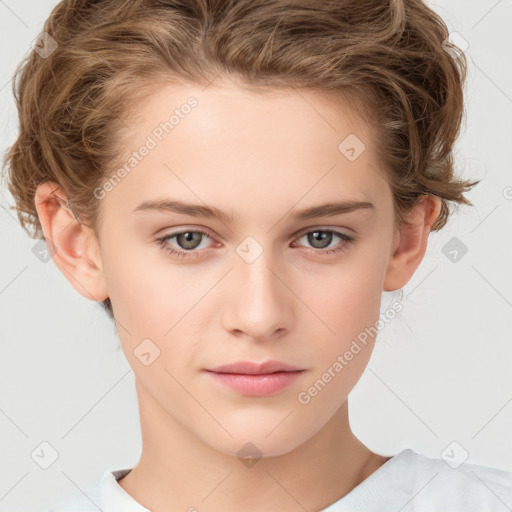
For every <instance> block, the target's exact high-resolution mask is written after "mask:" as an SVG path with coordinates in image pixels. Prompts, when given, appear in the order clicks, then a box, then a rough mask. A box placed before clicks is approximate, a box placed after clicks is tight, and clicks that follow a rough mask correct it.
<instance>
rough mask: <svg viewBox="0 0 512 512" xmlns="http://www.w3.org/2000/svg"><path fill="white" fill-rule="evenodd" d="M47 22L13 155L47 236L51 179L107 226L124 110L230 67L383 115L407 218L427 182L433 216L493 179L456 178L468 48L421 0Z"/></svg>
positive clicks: (18, 178)
mask: <svg viewBox="0 0 512 512" xmlns="http://www.w3.org/2000/svg"><path fill="white" fill-rule="evenodd" d="M45 33H46V34H45ZM42 34H43V35H44V39H43V42H44V44H45V45H46V47H47V48H48V51H47V53H48V55H46V54H45V55H43V54H42V53H41V51H37V48H34V49H32V50H31V51H30V52H29V53H28V54H27V55H26V56H25V58H24V59H23V61H22V62H20V64H19V65H18V67H17V68H16V70H15V73H14V76H13V80H12V90H13V94H14V98H15V101H16V106H17V109H18V115H19V134H18V137H17V139H16V140H15V142H14V144H13V145H12V146H11V147H10V148H9V149H8V151H7V152H6V154H5V156H4V162H3V165H4V167H5V168H6V169H7V171H8V174H7V182H8V189H9V191H10V193H11V194H12V196H13V197H14V199H15V203H16V206H14V207H13V208H15V209H16V211H17V215H18V218H19V220H20V223H21V226H22V227H23V229H25V231H27V232H28V233H29V234H30V236H31V237H33V238H35V237H38V238H42V239H44V236H43V234H42V230H41V224H40V222H39V219H38V216H37V211H36V208H35V203H34V196H35V191H36V187H37V186H38V185H39V184H41V183H43V182H45V181H55V182H57V183H58V184H59V185H60V186H61V187H62V190H63V191H64V192H65V193H66V196H67V198H68V206H69V207H70V208H71V210H72V213H73V214H74V215H75V218H76V219H77V220H79V221H80V222H83V223H84V224H85V225H88V226H90V227H91V228H92V229H93V230H94V232H95V233H98V228H99V221H100V218H99V217H100V216H99V211H100V204H99V201H98V198H97V197H96V196H95V194H93V190H95V188H96V187H98V185H99V184H100V183H101V182H102V180H103V179H104V178H105V177H106V176H108V174H109V172H111V170H112V169H113V168H114V166H115V164H116V162H117V161H119V158H120V155H121V154H122V149H123V137H122V135H123V123H122V120H123V119H124V118H126V116H127V115H128V114H129V112H130V111H131V110H133V109H134V108H135V107H136V106H137V105H138V104H140V102H141V101H142V100H143V98H144V97H145V96H146V95H147V94H151V93H152V92H154V91H156V89H157V88H158V87H161V86H162V85H164V84H168V83H180V82H181V83H192V84H198V85H199V84H208V83H210V82H211V81H212V80H215V79H216V78H217V77H218V76H219V75H220V74H221V73H222V74H225V75H226V76H228V77H231V78H234V79H236V81H237V83H238V84H240V87H246V88H248V89H250V90H253V91H261V90H265V89H266V90H269V89H273V88H274V89H276V88H282V89H289V88H301V89H310V90H316V91H319V92H322V93H326V94H328V95H329V96H330V97H331V98H334V99H336V98H339V99H340V100H343V99H345V100H347V99H350V102H351V105H352V106H357V110H356V111H357V112H358V114H359V115H360V116H361V117H362V118H364V120H365V121H366V122H367V123H368V124H369V125H371V126H372V127H373V130H374V132H373V133H374V134H375V144H376V148H377V150H378V151H377V154H378V155H379V158H380V162H381V163H382V168H383V169H385V171H386V173H385V174H386V178H387V179H388V182H389V184H390V187H391V189H392V193H393V200H394V214H395V216H394V218H395V222H396V224H397V225H399V224H400V223H401V222H402V221H403V220H404V219H405V217H404V215H405V213H406V212H407V211H408V210H409V209H410V208H411V207H413V206H414V205H415V204H416V202H417V201H418V199H419V198H420V196H422V195H435V196H438V197H439V198H440V199H441V211H440V214H439V216H438V218H437V220H436V221H435V223H434V224H433V225H432V227H431V229H432V230H439V229H441V228H442V227H444V225H445V224H446V222H447V220H448V217H449V215H450V214H451V212H450V209H449V203H450V202H451V203H459V204H467V205H472V203H471V202H470V201H469V200H468V199H466V198H465V197H464V195H463V194H464V193H465V192H466V191H468V190H470V189H471V188H472V187H473V186H474V185H476V184H477V183H479V180H478V181H472V182H469V181H461V180H458V179H456V177H455V175H454V160H453V154H452V150H453V145H454V143H455V141H456V139H457V137H458V133H459V129H460V125H461V119H462V116H463V108H464V103H463V86H464V82H465V79H466V73H467V63H466V58H465V55H464V53H463V52H462V50H460V49H459V48H458V47H457V46H455V45H454V44H453V43H451V42H450V41H449V31H448V28H447V26H446V24H445V23H444V21H443V20H442V18H441V17H440V16H439V15H438V14H436V13H435V12H434V11H433V10H431V9H430V8H429V7H427V6H426V5H425V4H424V3H423V2H422V1H421V0H315V1H314V2H310V1H309V0H108V1H105V0H103V1H102V0H97V1H90V0H89V1H86V0H63V1H61V2H60V3H59V4H57V6H56V7H55V8H54V9H53V11H52V12H51V14H50V16H49V17H48V19H47V20H46V22H45V24H44V28H43V32H42ZM52 45H53V46H52ZM52 48H53V50H52ZM28 228H32V232H30V231H29V229H28ZM103 306H104V307H105V309H106V311H107V312H108V314H109V315H110V317H111V318H113V312H112V305H111V303H110V299H106V300H105V301H103Z"/></svg>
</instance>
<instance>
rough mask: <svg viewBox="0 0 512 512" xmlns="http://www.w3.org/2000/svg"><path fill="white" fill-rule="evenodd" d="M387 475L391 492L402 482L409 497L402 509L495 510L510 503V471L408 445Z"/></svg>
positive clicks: (469, 511)
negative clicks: (423, 452)
mask: <svg viewBox="0 0 512 512" xmlns="http://www.w3.org/2000/svg"><path fill="white" fill-rule="evenodd" d="M390 469H393V467H391V468H390ZM389 477H390V478H391V481H392V482H393V485H392V486H391V487H390V489H391V492H393V491H392V490H393V489H394V488H395V489H396V488H398V486H400V485H401V486H404V483H405V487H406V488H405V489H404V490H405V491H406V493H407V496H408V499H409V500H410V501H409V502H408V504H407V506H405V508H404V512H405V511H406V510H407V511H416V510H418V511H419V510H422V511H425V510H430V511H438V510H439V511H441V510H450V511H465V512H473V511H475V512H476V511H478V512H483V511H496V512H498V511H502V510H508V509H510V507H512V472H510V471H506V470H502V469H497V468H491V467H487V466H481V465H477V464H469V463H467V462H464V463H458V462H456V461H455V460H451V459H450V458H449V457H446V460H445V459H435V458H430V457H427V456H425V455H421V454H419V453H416V452H414V451H413V450H410V449H409V450H404V451H403V452H401V453H400V454H398V456H397V460H396V464H395V468H394V471H391V472H390V474H389ZM404 505H405V502H404Z"/></svg>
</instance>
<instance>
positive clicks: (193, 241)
mask: <svg viewBox="0 0 512 512" xmlns="http://www.w3.org/2000/svg"><path fill="white" fill-rule="evenodd" d="M173 238H175V239H176V243H177V244H178V245H179V246H180V247H182V248H183V249H186V250H180V249H179V248H178V249H175V248H174V247H173V246H172V245H170V244H169V243H168V240H171V239H173ZM203 238H211V237H210V235H208V233H205V232H204V231H198V230H186V231H178V232H176V233H171V234H169V235H165V236H163V237H161V238H158V239H157V242H159V245H160V247H161V248H162V249H163V250H164V251H167V252H168V253H170V254H174V255H176V256H178V257H180V256H181V257H183V258H187V257H189V256H196V257H197V256H199V252H198V251H195V249H198V248H199V246H200V245H201V241H202V239H203Z"/></svg>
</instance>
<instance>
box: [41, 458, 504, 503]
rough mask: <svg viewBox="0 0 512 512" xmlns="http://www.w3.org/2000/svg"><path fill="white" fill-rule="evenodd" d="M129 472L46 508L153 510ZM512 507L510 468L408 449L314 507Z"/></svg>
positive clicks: (103, 479)
mask: <svg viewBox="0 0 512 512" xmlns="http://www.w3.org/2000/svg"><path fill="white" fill-rule="evenodd" d="M130 471H131V468H130V469H118V470H115V471H112V472H110V471H107V472H106V473H104V474H103V476H102V477H101V479H100V482H99V483H98V485H96V486H95V487H91V488H89V489H86V490H85V491H84V492H85V494H86V495H87V496H85V495H84V494H80V495H77V497H76V498H74V499H72V500H68V501H66V502H63V503H59V504H58V505H57V506H56V507H54V508H51V509H48V510H46V511H42V512H98V510H101V511H102V512H121V511H122V512H150V510H149V509H147V508H145V507H143V506H142V505H141V504H140V503H138V502H137V501H135V500H134V499H133V498H132V497H131V496H130V495H129V494H128V493H127V492H126V491H125V490H124V489H123V488H122V487H121V486H120V485H119V484H118V482H117V480H119V479H120V478H122V477H123V476H125V475H126V474H127V473H129V472H130ZM510 509H512V472H511V471H505V470H501V469H495V468H490V467H485V466H479V465H476V464H467V463H465V464H462V465H461V466H459V467H457V468H456V469H454V468H452V467H451V466H449V465H448V464H447V463H446V462H445V461H444V460H442V459H431V458H429V457H425V456H424V455H420V454H418V453H416V452H414V451H413V450H411V449H406V450H403V451H401V452H400V453H398V454H397V455H395V456H394V457H392V458H391V459H389V460H388V461H387V462H385V463H384V464H383V465H382V466H381V467H380V468H379V469H377V470H376V471H375V472H374V473H372V474H371V475H370V476H369V477H368V478H367V479H366V480H364V481H363V482H361V483H360V484H359V485H358V486H356V487H355V488H354V489H352V491H350V492H349V493H348V494H346V495H345V496H343V498H341V499H340V500H338V501H336V502H335V503H332V504H331V505H329V506H328V507H327V508H324V509H322V511H315V512H363V511H364V512H391V511H393V512H395V511H396V512H398V511H400V512H505V511H507V510H510Z"/></svg>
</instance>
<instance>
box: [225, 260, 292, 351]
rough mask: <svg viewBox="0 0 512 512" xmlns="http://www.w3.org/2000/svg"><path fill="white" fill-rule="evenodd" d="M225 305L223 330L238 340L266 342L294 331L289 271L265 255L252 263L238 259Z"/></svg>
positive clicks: (231, 276)
mask: <svg viewBox="0 0 512 512" xmlns="http://www.w3.org/2000/svg"><path fill="white" fill-rule="evenodd" d="M228 281H229V282H227V283H225V284H226V286H227V287H228V288H227V289H228V290H229V291H228V292H227V295H228V298H227V300H226V301H225V302H224V308H225V309H224V312H223V326H224V328H225V329H226V330H227V331H229V332H231V333H232V334H234V335H236V336H238V337H246V338H248V339H251V340H254V341H258V342H263V341H266V340H274V339H276V338H278V337H281V336H282V335H283V334H285V333H286V332H288V331H289V330H290V328H291V323H292V321H293V303H292V301H293V300H294V295H293V293H292V292H291V291H290V289H289V288H288V287H287V284H286V282H287V279H286V271H284V270H283V269H282V266H279V265H278V264H277V263H276V260H275V259H273V258H272V257H271V254H270V251H263V253H262V254H261V255H260V256H259V257H258V258H257V259H256V260H255V261H252V262H251V263H249V262H247V261H245V260H244V259H243V258H239V257H238V255H235V258H234V268H233V270H232V271H231V272H230V277H229V279H228Z"/></svg>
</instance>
